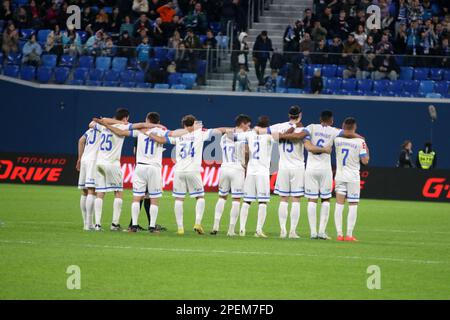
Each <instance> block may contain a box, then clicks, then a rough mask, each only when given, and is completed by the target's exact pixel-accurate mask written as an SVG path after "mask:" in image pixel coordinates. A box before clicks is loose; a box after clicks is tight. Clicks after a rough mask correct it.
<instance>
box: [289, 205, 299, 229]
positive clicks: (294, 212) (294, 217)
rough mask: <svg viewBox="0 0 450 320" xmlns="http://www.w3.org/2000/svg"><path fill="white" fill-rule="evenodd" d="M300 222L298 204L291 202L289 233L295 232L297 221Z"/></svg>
mask: <svg viewBox="0 0 450 320" xmlns="http://www.w3.org/2000/svg"><path fill="white" fill-rule="evenodd" d="M299 220H300V202H292V205H291V230H290V231H291V232H295V231H296V230H297V226H298V221H299Z"/></svg>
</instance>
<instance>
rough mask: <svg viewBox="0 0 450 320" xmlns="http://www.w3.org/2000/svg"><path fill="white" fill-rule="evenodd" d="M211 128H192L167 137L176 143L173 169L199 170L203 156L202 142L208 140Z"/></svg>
mask: <svg viewBox="0 0 450 320" xmlns="http://www.w3.org/2000/svg"><path fill="white" fill-rule="evenodd" d="M211 135H212V130H201V129H198V130H194V131H192V132H189V133H187V134H185V135H183V136H181V137H177V138H169V141H170V143H172V144H175V145H176V147H175V148H176V160H177V162H176V164H175V171H178V172H191V171H192V172H200V171H201V165H202V156H203V144H204V142H205V141H207V140H209V139H210V138H211Z"/></svg>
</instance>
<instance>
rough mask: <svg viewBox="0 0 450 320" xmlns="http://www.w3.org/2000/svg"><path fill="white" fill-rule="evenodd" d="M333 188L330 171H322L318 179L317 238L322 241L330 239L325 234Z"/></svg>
mask: <svg viewBox="0 0 450 320" xmlns="http://www.w3.org/2000/svg"><path fill="white" fill-rule="evenodd" d="M332 188H333V173H332V172H331V170H327V171H323V172H322V174H321V179H320V186H319V190H320V198H321V203H320V225H319V234H318V238H319V239H322V240H329V239H331V238H330V237H329V236H328V235H327V232H326V229H327V225H328V219H329V217H330V198H331V189H332Z"/></svg>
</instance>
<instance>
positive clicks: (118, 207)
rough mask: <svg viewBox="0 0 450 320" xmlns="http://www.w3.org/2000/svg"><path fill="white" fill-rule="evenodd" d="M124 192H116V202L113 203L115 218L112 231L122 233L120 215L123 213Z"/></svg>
mask: <svg viewBox="0 0 450 320" xmlns="http://www.w3.org/2000/svg"><path fill="white" fill-rule="evenodd" d="M122 197H123V192H122V191H114V202H113V218H112V222H111V231H120V230H121V227H120V215H121V213H122V204H123V200H122Z"/></svg>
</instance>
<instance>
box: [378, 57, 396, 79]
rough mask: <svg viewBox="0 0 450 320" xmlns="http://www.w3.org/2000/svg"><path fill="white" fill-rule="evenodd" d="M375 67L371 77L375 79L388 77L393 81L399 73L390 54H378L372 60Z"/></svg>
mask: <svg viewBox="0 0 450 320" xmlns="http://www.w3.org/2000/svg"><path fill="white" fill-rule="evenodd" d="M374 65H375V69H376V71H375V72H374V75H373V78H374V79H375V80H380V79H385V78H389V80H391V81H395V80H397V78H398V75H399V73H400V68H399V67H398V66H397V63H396V62H395V58H394V56H392V55H390V54H386V55H379V56H377V57H376V58H375V61H374Z"/></svg>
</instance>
